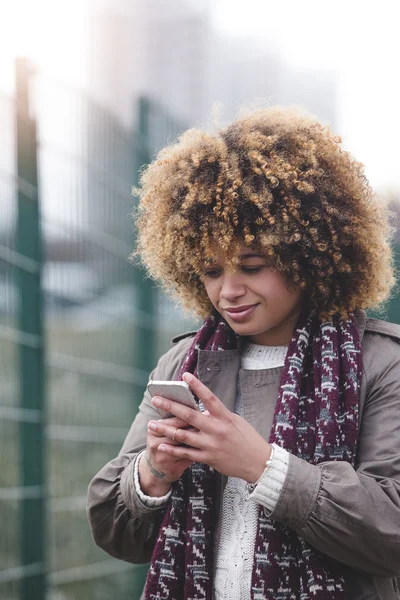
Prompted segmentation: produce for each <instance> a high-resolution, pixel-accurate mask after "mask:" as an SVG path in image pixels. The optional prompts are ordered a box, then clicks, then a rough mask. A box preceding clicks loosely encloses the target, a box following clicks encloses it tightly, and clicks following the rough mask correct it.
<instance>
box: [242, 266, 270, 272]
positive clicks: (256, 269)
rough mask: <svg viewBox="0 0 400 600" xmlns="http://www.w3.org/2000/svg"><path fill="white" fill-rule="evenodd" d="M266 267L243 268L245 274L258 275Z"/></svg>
mask: <svg viewBox="0 0 400 600" xmlns="http://www.w3.org/2000/svg"><path fill="white" fill-rule="evenodd" d="M264 267H265V265H259V266H257V267H243V266H242V267H241V269H242V271H243V272H244V273H258V272H259V271H261V269H264Z"/></svg>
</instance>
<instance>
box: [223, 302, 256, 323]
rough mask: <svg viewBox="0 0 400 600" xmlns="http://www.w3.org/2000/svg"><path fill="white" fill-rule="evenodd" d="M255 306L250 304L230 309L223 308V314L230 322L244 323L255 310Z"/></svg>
mask: <svg viewBox="0 0 400 600" xmlns="http://www.w3.org/2000/svg"><path fill="white" fill-rule="evenodd" d="M256 306H257V304H251V305H247V306H237V307H230V308H224V309H223V311H224V313H225V314H227V315H228V317H229V318H230V319H232V321H237V322H240V321H244V320H245V319H247V317H249V316H250V315H251V314H252V313H253V311H254V310H255V308H256Z"/></svg>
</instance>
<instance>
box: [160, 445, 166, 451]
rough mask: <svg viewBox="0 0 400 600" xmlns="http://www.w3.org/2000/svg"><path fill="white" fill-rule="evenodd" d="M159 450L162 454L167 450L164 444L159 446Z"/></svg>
mask: <svg viewBox="0 0 400 600" xmlns="http://www.w3.org/2000/svg"><path fill="white" fill-rule="evenodd" d="M158 449H159V450H160V451H161V452H164V451H165V449H166V448H165V446H164V444H160V445H159V446H158Z"/></svg>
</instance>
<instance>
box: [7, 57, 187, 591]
mask: <svg viewBox="0 0 400 600" xmlns="http://www.w3.org/2000/svg"><path fill="white" fill-rule="evenodd" d="M18 69H19V71H18V72H19V86H18V85H17V96H16V98H11V97H5V96H4V97H0V122H1V123H2V131H3V136H2V141H1V142H0V144H1V146H0V187H1V193H2V218H1V220H0V222H1V227H0V289H1V294H0V296H1V297H0V336H1V351H0V364H1V367H2V368H1V373H0V378H1V384H2V386H1V390H2V394H1V402H0V427H1V433H2V435H1V442H0V443H1V445H2V450H3V451H2V452H1V457H0V461H1V469H0V478H1V484H0V506H1V517H0V519H1V526H2V531H3V543H2V545H1V549H0V597H1V598H5V599H7V600H17V599H23V600H27V599H28V598H29V600H39V599H43V598H45V597H46V598H51V599H57V600H61V599H62V600H73V599H83V598H85V599H88V600H90V599H93V600H94V599H96V600H102V599H106V598H107V599H108V598H110V597H111V596H112V597H115V598H118V599H121V600H124V598H129V599H130V600H131V599H132V598H139V596H140V591H141V588H142V584H143V579H144V576H145V572H146V567H145V566H144V567H143V566H137V567H135V566H132V565H129V564H127V563H122V562H119V561H117V560H114V559H112V558H108V557H107V555H106V554H104V553H103V552H102V551H101V550H99V549H98V548H96V547H95V546H94V544H93V542H92V539H91V535H90V531H89V528H88V524H87V520H86V514H85V503H86V490H87V485H88V482H89V481H90V479H91V478H92V476H93V475H94V474H95V472H96V471H97V470H98V469H99V468H100V467H101V466H102V465H103V464H105V463H106V462H107V461H109V460H111V459H112V458H113V457H114V456H116V454H117V453H118V450H119V448H120V446H121V444H122V441H123V439H124V437H125V435H126V433H127V431H128V429H129V426H130V423H131V421H132V419H133V417H134V415H135V413H136V410H137V406H138V404H139V402H140V400H141V397H142V393H143V389H144V386H145V384H146V382H147V377H148V373H149V371H150V370H151V368H153V366H154V362H155V358H156V355H157V354H158V353H159V352H161V351H163V350H165V349H166V348H167V347H168V345H169V340H170V337H171V335H172V334H173V333H176V332H179V331H182V330H185V328H191V327H193V323H191V322H190V321H188V320H185V319H183V318H182V316H181V315H180V314H179V312H177V311H175V310H173V309H172V307H171V305H170V304H169V303H168V301H167V300H166V299H165V298H161V297H160V295H159V293H158V292H157V290H155V288H154V285H153V284H152V283H151V282H150V281H149V280H144V279H143V274H142V273H141V272H140V271H139V270H138V268H136V267H134V266H133V265H132V264H130V263H129V261H128V257H129V254H130V252H131V250H132V241H133V233H132V222H131V218H130V216H129V215H130V213H131V210H132V207H133V205H134V199H133V198H132V195H131V188H132V185H133V184H134V183H136V177H137V170H138V167H139V166H140V165H142V164H143V163H146V162H148V160H149V157H150V154H151V153H152V152H153V151H154V149H155V144H159V145H160V146H161V145H164V144H165V143H166V141H167V139H168V136H169V137H170V138H171V137H172V136H175V135H176V133H177V132H178V130H179V125H178V124H176V123H175V124H174V123H173V122H172V121H171V119H169V118H168V117H167V116H166V115H165V114H164V113H163V112H162V110H161V109H159V108H157V107H155V106H152V105H151V104H150V103H149V102H148V101H146V100H144V99H143V100H141V101H140V103H139V106H138V107H137V112H138V115H137V126H136V127H134V128H131V129H130V128H127V127H125V126H123V125H122V124H121V123H120V122H119V121H118V119H117V118H116V116H115V115H113V114H111V113H110V112H107V111H106V110H105V109H104V108H102V107H100V106H98V105H96V103H94V102H93V101H92V100H90V98H88V97H86V96H85V95H84V94H83V93H82V92H81V91H80V90H74V89H72V88H69V87H67V86H65V85H63V84H62V83H60V82H56V81H54V80H52V79H49V78H46V77H45V76H44V75H41V74H36V76H35V77H32V73H31V72H30V68H29V65H28V63H26V62H24V61H20V62H19V66H18ZM29 101H30V102H29ZM16 109H18V110H16ZM33 115H34V117H35V119H32V116H33ZM152 120H153V121H152ZM151 121H152V122H151ZM152 131H153V132H156V134H157V136H158V138H157V139H156V136H155V135H154V133H153V134H152ZM150 135H153V139H152V140H151V139H150ZM16 139H18V148H17V146H16V141H15V140H16ZM15 156H18V157H19V158H18V160H17V161H15ZM36 165H38V169H37V170H36ZM160 313H162V314H163V318H162V319H160V318H159V316H160Z"/></svg>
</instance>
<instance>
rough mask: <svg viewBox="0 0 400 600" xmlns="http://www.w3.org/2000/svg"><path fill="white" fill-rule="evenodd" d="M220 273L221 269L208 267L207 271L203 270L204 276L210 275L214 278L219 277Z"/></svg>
mask: <svg viewBox="0 0 400 600" xmlns="http://www.w3.org/2000/svg"><path fill="white" fill-rule="evenodd" d="M220 275H221V269H208V270H207V271H205V272H204V275H203V276H204V277H211V278H212V279H215V278H217V277H219V276H220Z"/></svg>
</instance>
